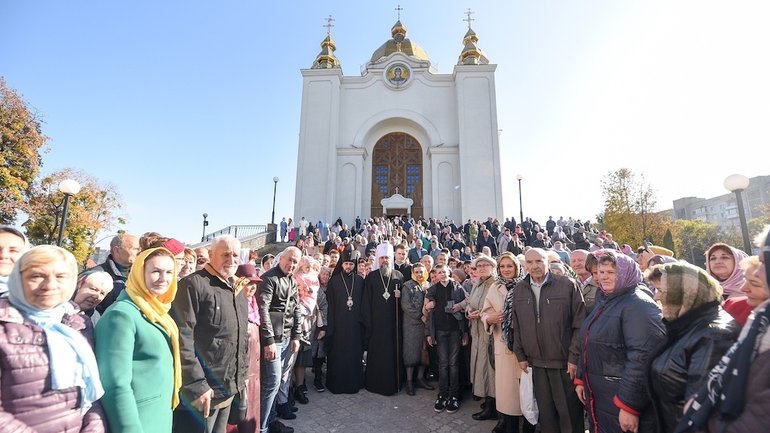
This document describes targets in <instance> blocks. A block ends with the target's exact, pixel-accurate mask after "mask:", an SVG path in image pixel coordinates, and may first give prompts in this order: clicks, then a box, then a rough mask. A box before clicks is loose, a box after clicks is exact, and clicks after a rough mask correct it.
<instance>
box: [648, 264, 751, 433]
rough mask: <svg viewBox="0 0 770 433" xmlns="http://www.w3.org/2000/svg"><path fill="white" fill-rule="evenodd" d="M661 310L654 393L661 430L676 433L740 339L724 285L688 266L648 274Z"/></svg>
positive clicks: (653, 370) (652, 375) (666, 267)
mask: <svg viewBox="0 0 770 433" xmlns="http://www.w3.org/2000/svg"><path fill="white" fill-rule="evenodd" d="M647 279H648V281H650V283H652V285H653V286H655V289H656V292H655V300H657V301H659V302H660V303H661V306H662V309H663V324H664V325H665V326H666V333H667V338H666V340H664V341H663V342H662V343H661V344H660V345H658V347H656V348H655V350H654V351H653V353H652V355H651V357H650V360H651V361H650V392H651V397H652V398H651V400H652V402H653V406H654V408H655V413H656V415H657V422H658V431H659V432H660V433H673V431H674V428H675V427H676V425H677V424H678V423H679V420H680V419H681V418H682V413H683V408H684V404H685V401H687V400H688V399H689V398H690V397H692V396H693V395H695V393H696V392H697V391H698V390H699V389H700V388H701V387H702V386H703V384H704V382H705V381H706V379H707V378H708V373H709V371H711V368H712V367H714V365H716V363H717V362H718V361H719V358H721V357H722V355H724V354H725V352H727V349H729V348H730V346H731V345H732V344H733V343H734V342H735V340H737V339H738V334H739V332H740V326H739V325H738V323H737V322H736V321H735V320H734V319H733V318H732V316H730V315H729V314H728V313H727V312H726V311H725V310H723V309H722V307H721V303H722V287H721V286H720V285H719V282H718V281H717V280H715V279H714V278H713V277H712V276H711V275H709V274H708V273H707V272H706V271H704V270H703V269H701V268H699V267H697V266H693V265H691V264H689V263H683V262H678V263H670V264H666V265H658V266H655V267H653V268H651V269H650V270H648V271H647Z"/></svg>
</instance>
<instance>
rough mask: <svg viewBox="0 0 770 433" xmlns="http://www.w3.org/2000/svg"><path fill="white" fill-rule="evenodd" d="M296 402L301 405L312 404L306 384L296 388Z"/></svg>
mask: <svg viewBox="0 0 770 433" xmlns="http://www.w3.org/2000/svg"><path fill="white" fill-rule="evenodd" d="M294 400H295V401H296V402H297V403H299V404H308V403H310V399H308V398H307V387H306V386H305V385H304V384H302V385H300V386H297V387H295V388H294Z"/></svg>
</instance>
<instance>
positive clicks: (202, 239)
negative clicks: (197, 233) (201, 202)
mask: <svg viewBox="0 0 770 433" xmlns="http://www.w3.org/2000/svg"><path fill="white" fill-rule="evenodd" d="M208 217H209V214H207V213H204V214H203V236H201V242H203V241H204V240H205V239H206V226H207V225H209V221H208V220H207V218H208Z"/></svg>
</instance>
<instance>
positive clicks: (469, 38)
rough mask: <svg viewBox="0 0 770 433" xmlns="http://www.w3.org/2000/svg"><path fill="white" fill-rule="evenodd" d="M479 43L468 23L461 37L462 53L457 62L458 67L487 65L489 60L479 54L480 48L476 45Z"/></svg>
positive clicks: (482, 54)
mask: <svg viewBox="0 0 770 433" xmlns="http://www.w3.org/2000/svg"><path fill="white" fill-rule="evenodd" d="M478 41H479V37H478V36H477V35H476V32H474V31H473V29H471V26H470V22H469V23H468V31H467V32H466V33H465V37H463V51H462V52H461V53H460V57H459V59H458V60H457V64H458V65H487V64H489V59H488V58H487V56H485V55H484V53H482V52H481V48H479V47H478V45H476V43H477V42H478Z"/></svg>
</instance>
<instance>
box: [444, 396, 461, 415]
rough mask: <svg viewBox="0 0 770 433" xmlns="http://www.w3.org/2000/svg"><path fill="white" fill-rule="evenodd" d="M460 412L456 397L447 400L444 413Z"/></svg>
mask: <svg viewBox="0 0 770 433" xmlns="http://www.w3.org/2000/svg"><path fill="white" fill-rule="evenodd" d="M458 410H460V402H459V401H457V397H452V398H450V399H449V403H447V404H446V413H455V412H457V411H458Z"/></svg>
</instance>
